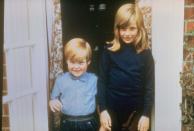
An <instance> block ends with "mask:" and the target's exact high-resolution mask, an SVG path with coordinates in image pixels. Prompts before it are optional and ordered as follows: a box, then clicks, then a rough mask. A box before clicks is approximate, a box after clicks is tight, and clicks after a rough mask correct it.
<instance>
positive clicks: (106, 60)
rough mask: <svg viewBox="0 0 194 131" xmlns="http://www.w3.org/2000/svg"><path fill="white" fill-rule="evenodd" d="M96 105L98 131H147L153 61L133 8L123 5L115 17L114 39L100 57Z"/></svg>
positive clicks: (133, 5)
mask: <svg viewBox="0 0 194 131" xmlns="http://www.w3.org/2000/svg"><path fill="white" fill-rule="evenodd" d="M98 101H99V109H100V122H101V130H112V131H121V130H122V131H125V130H127V131H137V130H138V131H148V129H149V125H150V113H151V109H152V105H153V101H154V61H153V57H152V54H151V50H150V49H149V45H148V38H147V33H146V29H145V27H144V22H143V16H142V13H141V11H140V9H139V7H138V6H137V5H136V4H124V5H122V6H121V7H120V8H119V9H118V11H117V13H116V16H115V24H114V39H113V40H112V41H111V42H109V43H108V44H107V46H106V48H105V50H104V51H103V53H102V57H101V63H100V72H99V79H98Z"/></svg>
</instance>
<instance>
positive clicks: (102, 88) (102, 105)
mask: <svg viewBox="0 0 194 131" xmlns="http://www.w3.org/2000/svg"><path fill="white" fill-rule="evenodd" d="M109 65H110V58H109V54H108V50H107V49H105V50H104V51H103V53H102V55H101V57H100V62H99V73H98V82H97V90H98V91H97V100H98V105H99V110H100V112H102V111H103V110H106V86H107V76H108V70H109Z"/></svg>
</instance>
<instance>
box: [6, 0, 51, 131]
mask: <svg viewBox="0 0 194 131" xmlns="http://www.w3.org/2000/svg"><path fill="white" fill-rule="evenodd" d="M4 7H5V8H4V9H5V11H4V23H5V26H4V33H5V34H4V36H5V37H4V50H5V56H6V62H7V63H6V64H7V82H8V83H7V84H8V95H7V96H4V97H3V103H8V104H9V117H10V118H9V119H10V131H48V109H47V83H48V80H47V79H48V76H47V72H48V58H47V35H46V12H45V0H5V5H4Z"/></svg>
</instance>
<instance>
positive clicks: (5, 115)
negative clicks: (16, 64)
mask: <svg viewBox="0 0 194 131" xmlns="http://www.w3.org/2000/svg"><path fill="white" fill-rule="evenodd" d="M6 76H7V75H6V61H5V55H4V57H3V96H5V95H7V77H6ZM2 131H10V128H9V108H8V104H3V110H2Z"/></svg>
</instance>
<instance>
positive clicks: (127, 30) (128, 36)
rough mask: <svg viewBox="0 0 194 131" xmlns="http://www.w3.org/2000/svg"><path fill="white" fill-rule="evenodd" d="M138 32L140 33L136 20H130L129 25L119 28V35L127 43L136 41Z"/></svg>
mask: <svg viewBox="0 0 194 131" xmlns="http://www.w3.org/2000/svg"><path fill="white" fill-rule="evenodd" d="M137 33H138V29H137V25H136V23H135V21H134V22H130V25H129V26H127V27H124V28H122V27H121V28H120V29H119V36H120V38H121V40H122V41H123V42H124V43H126V44H130V43H132V42H134V41H135V39H136V36H137Z"/></svg>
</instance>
